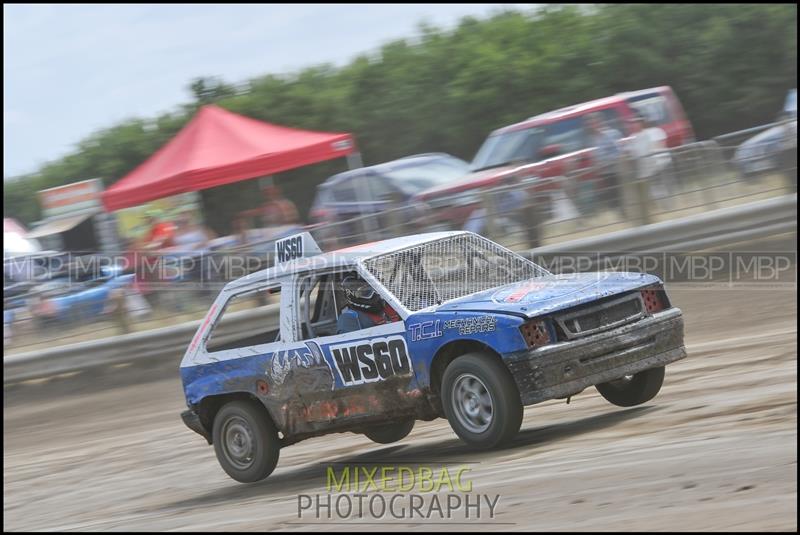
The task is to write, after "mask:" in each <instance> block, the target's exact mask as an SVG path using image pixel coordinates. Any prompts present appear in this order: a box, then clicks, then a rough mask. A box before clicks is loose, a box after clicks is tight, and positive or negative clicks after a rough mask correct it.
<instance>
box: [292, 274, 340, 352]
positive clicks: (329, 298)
mask: <svg viewBox="0 0 800 535" xmlns="http://www.w3.org/2000/svg"><path fill="white" fill-rule="evenodd" d="M343 275H344V274H343V273H324V274H319V273H317V274H312V275H309V276H307V277H303V278H301V279H299V280H298V283H297V284H298V290H297V292H298V293H297V313H298V314H299V322H298V325H299V328H300V333H298V334H299V339H300V340H309V339H311V338H316V337H318V336H331V335H334V334H336V332H337V321H338V320H339V314H340V313H341V310H342V308H344V305H345V299H344V295H343V293H342V291H341V284H340V283H341V280H342V277H343Z"/></svg>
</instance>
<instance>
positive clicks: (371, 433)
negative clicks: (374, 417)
mask: <svg viewBox="0 0 800 535" xmlns="http://www.w3.org/2000/svg"><path fill="white" fill-rule="evenodd" d="M415 423H416V422H415V420H414V419H413V418H409V419H408V420H404V421H401V422H399V423H391V424H382V425H374V426H371V427H370V428H369V429H367V430H366V431H364V435H366V437H367V438H368V439H370V440H371V441H373V442H377V443H378V444H391V443H392V442H397V441H399V440H403V439H404V438H406V437H407V436H408V434H409V433H410V432H411V430H412V429H414V424H415Z"/></svg>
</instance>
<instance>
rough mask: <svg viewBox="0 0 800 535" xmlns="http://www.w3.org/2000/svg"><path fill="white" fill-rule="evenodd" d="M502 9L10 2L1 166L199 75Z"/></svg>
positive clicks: (137, 112) (335, 57)
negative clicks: (36, 3) (23, 3)
mask: <svg viewBox="0 0 800 535" xmlns="http://www.w3.org/2000/svg"><path fill="white" fill-rule="evenodd" d="M505 5H506V6H514V7H517V8H520V9H525V10H529V9H532V8H533V4H505ZM500 7H501V6H500V5H497V4H434V5H424V4H396V5H367V4H342V5H329V4H317V5H292V4H282V5H246V4H244V5H206V4H199V5H4V6H3V15H4V17H3V60H4V61H3V175H4V177H9V176H15V175H19V174H22V173H28V172H32V171H34V170H36V169H37V168H38V167H39V166H40V165H42V164H43V163H44V162H46V161H49V160H53V159H56V158H59V157H61V156H64V155H65V154H67V153H68V152H70V151H71V150H72V149H73V147H74V145H75V144H76V143H77V142H78V141H80V140H81V139H83V138H84V137H86V136H87V135H88V134H90V133H92V132H93V131H96V130H98V129H100V128H106V127H109V126H112V125H113V124H115V123H116V122H118V121H120V120H123V119H126V118H130V117H137V116H138V117H152V116H155V115H157V114H159V113H161V112H165V111H169V110H171V109H174V107H175V106H176V105H178V104H180V103H182V102H186V101H188V100H189V98H190V97H189V93H188V91H187V89H186V86H187V85H188V84H189V82H190V80H191V79H192V78H194V77H197V76H221V77H222V78H223V79H224V80H225V81H227V82H242V81H245V80H247V79H249V78H251V77H254V76H258V75H262V74H267V73H286V72H292V71H296V70H299V69H302V68H303V67H307V66H309V65H314V64H317V63H323V62H333V63H335V64H336V65H342V64H345V63H346V62H347V61H349V60H350V59H352V58H353V57H354V56H356V55H357V54H359V53H361V52H367V51H370V50H374V49H375V48H377V47H379V46H380V45H381V44H382V43H384V42H385V41H389V40H392V39H396V38H401V37H410V36H413V35H414V34H415V33H416V27H417V24H418V23H419V22H421V21H427V22H431V23H433V24H435V25H437V26H440V27H441V26H445V27H448V28H450V27H453V26H454V25H455V24H456V23H457V22H458V20H459V18H460V17H462V16H464V15H478V16H485V15H488V14H490V13H492V12H493V11H495V10H498V9H500ZM79 178H85V177H75V179H79Z"/></svg>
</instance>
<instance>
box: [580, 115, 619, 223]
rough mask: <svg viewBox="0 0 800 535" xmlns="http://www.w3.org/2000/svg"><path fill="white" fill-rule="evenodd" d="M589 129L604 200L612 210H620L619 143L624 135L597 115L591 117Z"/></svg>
mask: <svg viewBox="0 0 800 535" xmlns="http://www.w3.org/2000/svg"><path fill="white" fill-rule="evenodd" d="M588 127H589V141H590V146H592V147H594V148H595V152H594V154H595V169H597V177H598V178H599V179H600V182H601V187H602V188H604V192H605V193H604V195H602V199H603V200H604V201H605V203H606V204H607V205H608V207H609V208H611V209H612V210H614V209H618V208H620V206H621V204H622V194H621V191H620V180H619V176H618V174H617V164H618V161H619V157H620V152H621V151H620V148H619V146H618V145H617V142H618V141H619V140H620V138H622V134H620V133H619V131H617V130H615V129H613V128H611V127H609V126H607V125H606V124H605V123H604V121H603V120H602V118H601V117H599V116H598V115H597V114H593V115H591V116H589V120H588Z"/></svg>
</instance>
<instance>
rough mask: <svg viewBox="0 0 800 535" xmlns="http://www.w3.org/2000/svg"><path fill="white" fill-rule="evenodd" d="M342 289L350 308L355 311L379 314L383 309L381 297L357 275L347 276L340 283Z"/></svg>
mask: <svg viewBox="0 0 800 535" xmlns="http://www.w3.org/2000/svg"><path fill="white" fill-rule="evenodd" d="M342 289H343V290H344V295H345V297H347V301H348V302H349V303H350V306H352V307H353V308H355V309H357V310H363V311H364V312H380V311H381V310H382V309H383V299H381V296H380V295H378V292H376V291H375V290H374V289H373V288H372V286H370V285H369V284H368V283H367V282H366V281H365V280H364V279H362V278H361V277H359V276H358V275H355V274H350V275H347V276H346V277H345V278H344V280H343V281H342Z"/></svg>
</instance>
